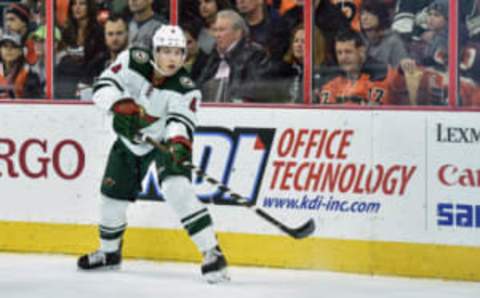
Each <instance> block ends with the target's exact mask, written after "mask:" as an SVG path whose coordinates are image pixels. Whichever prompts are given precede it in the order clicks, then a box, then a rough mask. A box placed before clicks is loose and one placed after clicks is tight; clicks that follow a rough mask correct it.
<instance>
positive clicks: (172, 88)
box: [93, 48, 202, 155]
mask: <svg viewBox="0 0 480 298" xmlns="http://www.w3.org/2000/svg"><path fill="white" fill-rule="evenodd" d="M151 63H153V58H152V56H151V54H150V52H148V51H146V50H144V49H141V48H131V49H128V50H125V51H124V52H122V53H121V54H120V55H119V56H118V58H117V59H116V61H115V62H114V63H112V64H111V65H110V67H109V68H108V69H106V70H105V71H104V72H103V73H102V74H101V75H100V77H99V78H98V80H97V81H96V82H95V84H94V89H93V92H94V94H93V101H94V102H95V104H96V105H97V106H98V107H100V108H102V109H103V110H105V111H106V112H108V113H111V108H112V106H113V105H114V104H115V103H116V102H118V101H120V100H123V99H126V98H131V99H133V100H134V101H135V102H136V103H137V104H138V105H139V106H141V107H143V109H144V111H145V112H146V114H148V115H149V116H152V117H154V119H155V118H156V120H155V121H154V122H152V123H151V124H150V125H149V126H147V127H145V128H143V129H141V131H140V132H141V133H144V134H148V135H149V136H150V137H152V138H154V139H156V140H158V141H162V140H167V139H169V138H172V137H176V136H183V137H186V138H188V139H190V140H192V139H193V133H194V131H195V127H196V125H197V115H196V112H197V111H198V107H199V104H200V101H201V97H202V95H201V93H200V91H199V90H198V89H197V88H196V86H195V84H194V82H193V81H192V80H191V79H190V77H189V75H188V73H187V71H186V70H185V69H183V68H182V69H180V70H179V71H178V72H177V74H175V75H173V76H171V77H167V78H165V79H164V80H163V81H162V82H157V83H154V82H153V78H154V69H153V66H152V64H151ZM120 138H121V140H122V141H123V142H124V144H125V145H126V146H127V147H128V148H129V149H130V150H131V151H132V152H133V153H135V154H136V155H144V154H146V153H148V152H149V151H151V150H152V149H153V147H152V146H151V145H149V144H146V143H141V144H136V143H132V142H130V141H129V140H128V139H127V138H125V137H123V136H120Z"/></svg>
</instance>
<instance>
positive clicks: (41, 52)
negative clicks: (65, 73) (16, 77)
mask: <svg viewBox="0 0 480 298" xmlns="http://www.w3.org/2000/svg"><path fill="white" fill-rule="evenodd" d="M31 35H32V40H33V42H34V47H35V52H36V53H37V57H38V59H37V63H35V64H34V65H32V68H31V69H32V71H33V72H35V73H36V74H37V75H38V77H39V81H40V86H41V90H42V93H41V97H42V98H43V97H45V87H46V81H47V79H46V70H45V46H46V45H45V39H46V37H47V32H46V29H45V25H42V26H40V27H38V28H37V30H35V32H33V33H32V34H31ZM61 39H62V34H61V33H60V30H59V29H58V28H55V41H56V43H55V45H59V42H60V41H61ZM54 50H55V51H54V53H56V52H57V48H56V47H55V49H54Z"/></svg>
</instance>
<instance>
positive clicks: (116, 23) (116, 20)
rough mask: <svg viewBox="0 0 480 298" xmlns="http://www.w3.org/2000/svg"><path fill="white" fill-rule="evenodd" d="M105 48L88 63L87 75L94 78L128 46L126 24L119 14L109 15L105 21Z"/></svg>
mask: <svg viewBox="0 0 480 298" xmlns="http://www.w3.org/2000/svg"><path fill="white" fill-rule="evenodd" d="M104 31H105V45H106V50H105V51H104V52H103V53H102V54H101V55H99V56H98V58H97V59H95V60H93V61H92V62H91V63H89V65H88V67H87V68H88V71H89V72H90V76H89V77H93V78H96V77H98V76H99V75H100V73H101V72H102V71H103V70H104V69H106V68H107V67H108V66H110V64H112V63H113V62H114V61H115V59H116V58H117V56H118V54H120V53H121V52H122V51H123V50H125V49H126V48H128V24H127V21H126V20H125V19H124V18H122V17H121V16H119V15H110V16H109V17H108V19H107V20H106V21H105V29H104Z"/></svg>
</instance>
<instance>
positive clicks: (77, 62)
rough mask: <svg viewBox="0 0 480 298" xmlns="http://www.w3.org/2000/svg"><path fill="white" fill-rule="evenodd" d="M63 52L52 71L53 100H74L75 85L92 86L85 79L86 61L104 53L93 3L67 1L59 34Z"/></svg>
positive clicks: (89, 79)
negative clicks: (61, 30) (65, 17)
mask: <svg viewBox="0 0 480 298" xmlns="http://www.w3.org/2000/svg"><path fill="white" fill-rule="evenodd" d="M62 42H63V43H64V45H65V49H64V51H62V53H60V54H59V55H61V57H60V58H59V59H58V61H59V64H58V65H57V67H56V68H55V83H56V86H57V87H56V88H55V91H56V98H63V99H73V98H75V93H76V90H77V85H78V83H79V82H80V81H81V80H83V81H85V82H87V83H91V81H92V79H93V78H85V77H84V73H85V72H84V69H85V68H86V67H87V64H88V63H89V61H94V60H95V59H94V58H95V57H97V56H98V55H100V54H101V53H102V52H103V51H104V50H105V41H104V34H103V29H102V27H101V25H100V24H98V22H97V10H96V5H95V0H72V1H70V2H69V6H68V15H67V22H66V25H65V28H64V30H63V32H62Z"/></svg>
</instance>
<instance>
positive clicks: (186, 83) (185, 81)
mask: <svg viewBox="0 0 480 298" xmlns="http://www.w3.org/2000/svg"><path fill="white" fill-rule="evenodd" d="M180 84H182V86H183V87H185V88H190V89H191V88H195V83H194V82H193V81H192V79H190V78H188V77H180Z"/></svg>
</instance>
